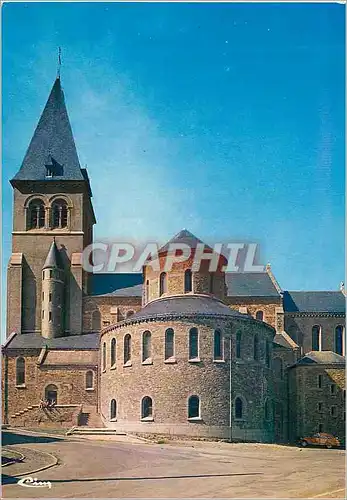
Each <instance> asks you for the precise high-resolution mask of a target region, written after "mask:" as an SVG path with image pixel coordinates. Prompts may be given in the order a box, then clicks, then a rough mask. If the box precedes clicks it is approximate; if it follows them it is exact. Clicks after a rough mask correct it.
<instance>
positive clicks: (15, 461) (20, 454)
mask: <svg viewBox="0 0 347 500" xmlns="http://www.w3.org/2000/svg"><path fill="white" fill-rule="evenodd" d="M3 449H4V451H6V450H7V451H12V453H16V454H17V455H19V460H20V461H22V460H24V458H25V455H23V453H20V452H19V451H17V450H9V449H8V448H6V446H4V448H3ZM16 463H18V460H16V459H14V460H12V461H11V462H7V464H1V467H8V466H9V465H12V464H16Z"/></svg>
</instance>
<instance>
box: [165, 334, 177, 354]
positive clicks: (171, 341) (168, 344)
mask: <svg viewBox="0 0 347 500" xmlns="http://www.w3.org/2000/svg"><path fill="white" fill-rule="evenodd" d="M174 355H175V332H174V331H173V329H172V328H168V329H167V330H166V332H165V359H169V358H172V357H173V356H174Z"/></svg>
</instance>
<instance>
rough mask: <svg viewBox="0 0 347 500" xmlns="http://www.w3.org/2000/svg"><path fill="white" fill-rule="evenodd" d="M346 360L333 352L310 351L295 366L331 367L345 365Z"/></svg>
mask: <svg viewBox="0 0 347 500" xmlns="http://www.w3.org/2000/svg"><path fill="white" fill-rule="evenodd" d="M345 363H346V358H345V357H344V356H340V355H339V354H336V352H333V351H311V352H308V353H307V354H305V356H304V357H303V358H301V359H300V360H299V361H297V362H296V365H312V364H319V365H333V364H343V365H344V364H345Z"/></svg>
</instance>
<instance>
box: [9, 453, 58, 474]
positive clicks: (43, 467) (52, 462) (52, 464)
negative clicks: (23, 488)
mask: <svg viewBox="0 0 347 500" xmlns="http://www.w3.org/2000/svg"><path fill="white" fill-rule="evenodd" d="M25 449H26V450H30V451H33V452H35V453H39V454H41V455H46V456H49V457H50V458H51V459H52V460H51V462H50V463H49V464H47V465H43V466H42V467H38V468H37V469H33V470H29V471H26V472H22V473H20V474H15V477H22V476H28V475H30V474H36V472H41V471H42V470H46V469H50V468H51V467H54V466H55V465H57V464H58V462H59V459H58V457H56V456H55V455H53V454H52V453H48V452H47V451H41V450H36V449H35V448H25ZM14 451H16V450H14ZM17 453H19V452H18V451H17ZM9 476H11V474H9Z"/></svg>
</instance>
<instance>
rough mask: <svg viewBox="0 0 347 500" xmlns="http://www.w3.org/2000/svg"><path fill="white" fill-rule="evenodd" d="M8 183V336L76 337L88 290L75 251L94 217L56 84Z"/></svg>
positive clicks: (79, 253) (88, 238)
mask: <svg viewBox="0 0 347 500" xmlns="http://www.w3.org/2000/svg"><path fill="white" fill-rule="evenodd" d="M10 182H11V185H12V187H13V231H12V255H11V258H10V262H9V267H8V290H7V296H8V305H7V334H8V335H9V334H11V333H12V332H17V333H18V334H32V335H42V336H44V337H46V338H51V337H56V336H65V335H78V334H81V333H83V332H82V315H83V310H82V309H83V301H82V297H83V294H87V293H88V291H89V276H88V274H87V273H86V272H85V271H84V270H83V269H82V252H83V249H84V248H85V247H86V246H87V245H89V244H90V243H92V240H93V224H94V223H95V216H94V211H93V206H92V202H91V197H92V193H91V189H90V183H89V178H88V174H87V171H86V170H85V169H82V168H81V167H80V163H79V160H78V155H77V151H76V146H75V141H74V138H73V134H72V130H71V126H70V121H69V117H68V113H67V109H66V105H65V99H64V93H63V89H62V86H61V80H60V77H58V78H56V80H55V82H54V84H53V87H52V89H51V92H50V95H49V97H48V101H47V103H46V105H45V108H44V110H43V112H42V114H41V117H40V119H39V122H38V125H37V127H36V130H35V132H34V135H33V137H32V140H31V142H30V145H29V147H28V150H27V152H26V154H25V157H24V160H23V163H22V165H21V167H20V169H19V171H18V172H17V174H16V175H15V176H14V178H13V179H12V180H11V181H10Z"/></svg>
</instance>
